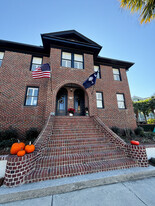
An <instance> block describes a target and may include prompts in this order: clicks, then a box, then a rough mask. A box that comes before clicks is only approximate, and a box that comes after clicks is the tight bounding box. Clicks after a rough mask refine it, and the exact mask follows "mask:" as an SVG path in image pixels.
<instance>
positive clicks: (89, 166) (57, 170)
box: [25, 158, 137, 183]
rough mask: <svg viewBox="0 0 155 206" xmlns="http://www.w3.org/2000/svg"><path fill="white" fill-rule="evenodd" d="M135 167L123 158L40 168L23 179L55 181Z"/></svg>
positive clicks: (27, 180) (133, 163) (131, 161)
mask: <svg viewBox="0 0 155 206" xmlns="http://www.w3.org/2000/svg"><path fill="white" fill-rule="evenodd" d="M136 166H137V164H136V163H135V162H134V161H133V160H131V159H129V158H124V159H117V160H108V161H98V162H89V163H85V164H74V165H65V166H57V167H52V168H41V169H36V170H34V171H33V172H31V173H30V174H29V175H27V176H26V177H25V182H26V183H29V182H36V181H41V180H48V179H57V178H62V177H69V176H75V175H83V174H88V173H96V172H101V171H108V170H114V169H124V168H130V167H136Z"/></svg>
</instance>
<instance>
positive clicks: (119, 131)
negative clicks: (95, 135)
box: [111, 126, 121, 135]
mask: <svg viewBox="0 0 155 206" xmlns="http://www.w3.org/2000/svg"><path fill="white" fill-rule="evenodd" d="M111 130H112V131H113V132H114V133H116V134H117V135H121V129H120V128H119V127H115V126H114V127H111Z"/></svg>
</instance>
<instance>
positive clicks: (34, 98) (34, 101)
mask: <svg viewBox="0 0 155 206" xmlns="http://www.w3.org/2000/svg"><path fill="white" fill-rule="evenodd" d="M37 99H38V97H33V99H32V105H34V106H35V105H37Z"/></svg>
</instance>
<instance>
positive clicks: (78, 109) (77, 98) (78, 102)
mask: <svg viewBox="0 0 155 206" xmlns="http://www.w3.org/2000/svg"><path fill="white" fill-rule="evenodd" d="M74 108H75V115H76V116H84V115H85V101H84V91H83V90H82V89H76V90H75V92H74Z"/></svg>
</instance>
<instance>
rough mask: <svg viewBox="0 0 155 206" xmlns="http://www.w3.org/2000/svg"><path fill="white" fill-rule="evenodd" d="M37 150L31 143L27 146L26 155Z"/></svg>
mask: <svg viewBox="0 0 155 206" xmlns="http://www.w3.org/2000/svg"><path fill="white" fill-rule="evenodd" d="M34 150H35V146H34V145H33V144H31V142H29V145H26V146H25V151H26V153H32V152H34Z"/></svg>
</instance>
